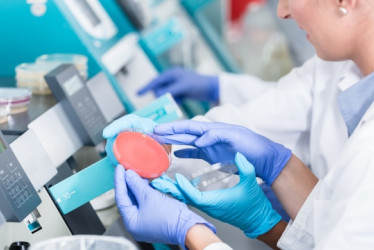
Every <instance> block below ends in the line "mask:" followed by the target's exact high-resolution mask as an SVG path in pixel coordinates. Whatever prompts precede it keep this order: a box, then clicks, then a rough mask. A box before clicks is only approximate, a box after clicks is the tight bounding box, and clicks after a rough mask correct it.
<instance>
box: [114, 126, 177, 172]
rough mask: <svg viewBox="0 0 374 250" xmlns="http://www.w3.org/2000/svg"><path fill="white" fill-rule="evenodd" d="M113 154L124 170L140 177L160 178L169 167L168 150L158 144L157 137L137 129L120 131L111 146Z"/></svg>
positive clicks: (169, 157) (166, 147) (163, 145)
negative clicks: (128, 170) (129, 170)
mask: <svg viewBox="0 0 374 250" xmlns="http://www.w3.org/2000/svg"><path fill="white" fill-rule="evenodd" d="M113 153H114V155H115V157H116V159H117V160H118V162H119V163H120V164H121V165H122V166H123V167H124V168H125V169H131V170H134V171H135V172H136V173H137V174H139V175H140V176H141V177H143V178H146V179H153V178H157V177H159V176H161V175H162V174H163V173H164V172H165V171H166V170H167V169H168V168H169V166H170V162H171V156H170V148H169V147H168V146H167V145H165V144H162V143H160V142H159V140H157V136H155V135H153V134H151V133H145V132H143V131H141V130H138V129H130V130H125V131H122V132H121V133H119V134H118V135H117V138H116V140H115V141H114V144H113Z"/></svg>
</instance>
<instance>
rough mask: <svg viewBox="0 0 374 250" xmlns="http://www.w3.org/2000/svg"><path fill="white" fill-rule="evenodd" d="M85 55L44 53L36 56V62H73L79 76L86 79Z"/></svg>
mask: <svg viewBox="0 0 374 250" xmlns="http://www.w3.org/2000/svg"><path fill="white" fill-rule="evenodd" d="M87 60H88V59H87V57H86V56H84V55H80V54H45V55H41V56H39V57H37V58H36V63H53V62H58V63H68V64H74V66H75V67H76V68H77V70H78V72H79V74H80V75H81V77H82V78H83V79H84V80H86V79H87V75H88V73H87V70H88V66H87Z"/></svg>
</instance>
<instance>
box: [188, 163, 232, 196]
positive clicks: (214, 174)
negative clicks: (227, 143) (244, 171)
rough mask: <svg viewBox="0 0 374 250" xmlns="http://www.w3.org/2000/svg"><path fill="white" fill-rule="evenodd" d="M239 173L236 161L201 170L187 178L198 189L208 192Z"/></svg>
mask: <svg viewBox="0 0 374 250" xmlns="http://www.w3.org/2000/svg"><path fill="white" fill-rule="evenodd" d="M237 172H238V168H237V167H236V165H235V162H234V161H225V162H220V163H216V164H213V165H210V166H207V167H204V168H201V169H199V170H197V171H195V172H192V173H191V174H190V175H189V176H187V177H188V179H189V180H190V182H191V183H192V185H194V186H195V187H196V188H198V189H200V190H207V189H209V188H210V186H212V185H214V184H217V183H219V182H220V181H222V180H224V179H226V178H229V177H230V176H232V175H233V174H235V173H237Z"/></svg>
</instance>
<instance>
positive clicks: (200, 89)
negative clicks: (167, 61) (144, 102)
mask: <svg viewBox="0 0 374 250" xmlns="http://www.w3.org/2000/svg"><path fill="white" fill-rule="evenodd" d="M148 91H153V92H154V93H155V95H156V96H162V95H163V94H165V93H167V92H169V93H170V94H171V95H172V96H173V97H174V99H175V100H176V101H177V102H181V101H182V100H183V99H185V98H192V99H195V100H198V101H211V102H217V101H218V98H219V85H218V77H215V76H206V75H200V74H197V73H195V72H194V71H191V70H186V69H182V68H177V67H176V68H172V69H169V70H167V71H165V72H164V73H162V74H161V75H159V76H158V77H157V78H155V79H154V80H152V81H151V82H150V83H149V84H147V85H146V86H145V87H143V88H142V89H140V90H139V91H138V94H139V95H142V94H144V93H146V92H148Z"/></svg>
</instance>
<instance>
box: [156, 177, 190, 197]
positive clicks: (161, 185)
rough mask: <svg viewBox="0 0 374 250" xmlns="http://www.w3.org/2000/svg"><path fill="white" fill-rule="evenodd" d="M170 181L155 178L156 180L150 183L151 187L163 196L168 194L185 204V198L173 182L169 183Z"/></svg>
mask: <svg viewBox="0 0 374 250" xmlns="http://www.w3.org/2000/svg"><path fill="white" fill-rule="evenodd" d="M170 180H171V179H170ZM170 180H166V179H161V178H157V179H154V180H153V181H152V182H151V185H152V187H154V188H156V189H157V190H159V191H160V192H163V193H165V194H169V195H171V196H173V197H174V198H175V199H177V200H180V201H182V202H184V203H187V200H186V198H185V197H184V195H183V194H182V193H181V191H180V190H179V188H178V186H177V184H176V183H175V182H174V181H173V180H171V181H170Z"/></svg>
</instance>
